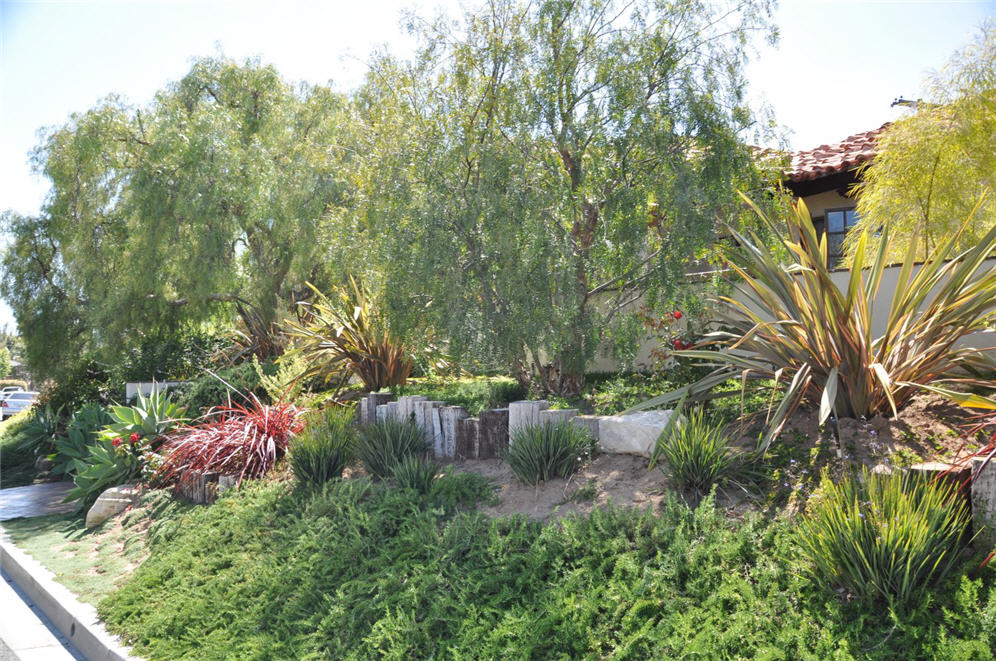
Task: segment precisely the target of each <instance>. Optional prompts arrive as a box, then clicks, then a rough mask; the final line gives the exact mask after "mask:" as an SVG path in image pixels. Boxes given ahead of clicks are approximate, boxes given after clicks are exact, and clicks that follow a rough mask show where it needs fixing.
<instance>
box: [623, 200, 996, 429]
mask: <svg viewBox="0 0 996 661" xmlns="http://www.w3.org/2000/svg"><path fill="white" fill-rule="evenodd" d="M744 199H745V200H747V202H748V203H750V204H751V206H752V207H753V208H754V210H755V211H756V212H757V214H758V215H759V216H760V218H761V219H762V221H763V222H764V223H766V224H767V225H768V226H769V227H770V228H771V229H772V230H773V231H774V232H775V234H776V235H777V236H778V237H779V243H780V249H781V251H782V252H784V253H785V254H787V255H788V259H787V260H785V259H784V258H780V257H779V256H777V255H776V252H775V251H773V250H771V249H769V248H768V247H767V246H765V245H764V243H762V242H761V241H759V240H758V239H757V237H756V236H755V235H754V234H751V235H750V236H744V235H743V234H741V233H739V232H737V231H736V230H734V229H733V228H729V231H730V233H731V234H732V236H733V237H734V238H735V239H736V240H737V242H738V243H739V244H740V246H741V250H738V251H736V252H735V253H734V255H732V256H731V257H730V258H729V266H730V268H731V269H732V270H733V272H734V273H735V274H736V275H737V276H738V278H739V282H738V287H739V289H740V290H741V291H742V292H744V293H745V294H746V296H745V297H744V298H745V300H748V301H750V304H744V303H741V302H739V301H737V300H735V299H734V298H731V297H722V298H721V299H720V300H719V301H718V303H719V307H720V309H719V312H718V314H719V317H720V319H721V321H722V322H725V325H726V327H727V328H726V329H725V330H723V331H719V332H714V333H710V334H708V335H707V336H706V337H705V338H704V339H703V341H702V342H700V344H699V345H698V346H697V347H696V348H694V349H691V350H687V351H678V352H675V355H677V356H684V357H687V358H695V359H701V360H706V361H710V362H711V363H713V364H714V365H715V366H716V369H715V370H714V371H713V372H712V373H711V374H709V375H708V376H706V377H704V378H703V379H701V380H699V381H697V382H695V383H693V384H691V385H689V386H686V387H685V388H681V389H679V390H676V391H674V392H670V393H665V394H663V395H660V396H658V397H655V398H653V399H651V400H648V401H646V402H643V403H642V404H640V405H638V406H636V407H634V408H633V409H632V410H639V409H645V408H652V407H655V406H660V405H662V404H666V403H669V402H672V401H676V400H679V399H681V398H682V397H684V396H688V397H689V399H691V400H695V399H705V398H708V397H710V396H715V395H710V390H712V389H713V388H714V387H715V386H717V385H719V384H720V383H723V382H725V381H727V380H728V379H731V378H740V379H741V382H742V383H746V381H747V379H748V378H767V379H772V380H773V381H774V382H775V384H776V385H784V384H786V383H787V384H788V388H787V390H786V392H785V396H784V398H783V399H782V400H781V402H780V404H779V405H778V407H777V408H776V410H775V411H774V414H773V415H770V416H769V417H770V420H769V425H768V427H767V429H766V431H765V433H764V435H763V436H762V438H761V442H760V446H761V448H762V449H763V448H766V447H767V446H768V444H770V442H771V440H772V439H773V438H775V437H776V436H777V435H778V433H779V432H780V431H781V428H782V426H783V425H784V422H785V420H786V418H787V417H788V416H789V415H790V414H791V413H792V411H793V410H795V408H796V407H798V406H799V405H800V404H802V403H803V402H810V403H813V404H816V403H819V406H820V412H819V418H820V422H821V423H822V422H824V421H826V419H827V418H828V417H829V416H830V414H831V413H834V414H836V415H837V416H838V417H856V416H861V415H865V416H871V415H875V414H879V413H882V414H892V415H895V414H896V413H897V411H898V410H899V409H900V408H902V407H903V405H904V404H905V403H906V401H907V400H908V399H909V398H910V397H911V396H912V395H913V394H915V392H916V388H915V386H914V384H921V383H931V382H934V381H936V380H938V379H953V378H956V377H957V376H958V375H964V374H965V373H966V372H973V371H974V372H976V373H978V372H979V371H984V370H991V363H989V362H987V356H986V355H985V351H986V350H979V349H975V348H970V347H959V346H957V342H958V340H960V339H962V338H963V337H964V336H966V335H968V334H970V333H974V332H976V331H982V330H986V329H988V328H990V327H991V326H992V323H993V321H994V318H996V269H992V268H989V267H988V266H987V265H986V264H985V260H986V259H987V258H989V257H991V256H992V255H993V253H994V250H996V226H994V227H993V228H992V229H991V230H990V231H989V232H988V233H987V234H986V236H985V237H983V239H982V241H980V242H979V243H978V244H977V245H975V246H973V247H972V248H970V249H969V250H966V251H964V252H961V253H956V252H955V246H956V245H957V243H958V235H957V234H955V235H953V236H950V237H948V239H947V240H946V241H945V242H944V243H943V244H942V245H939V246H938V247H937V249H936V250H935V252H934V254H933V256H932V257H931V258H930V260H929V261H927V262H926V263H924V264H922V265H920V266H919V267H918V266H917V265H915V264H914V262H913V253H912V252H910V253H908V254H907V255H906V259H905V261H904V262H903V264H902V265H901V268H900V270H899V275H898V282H897V283H896V285H895V291H894V292H888V291H880V290H881V289H882V276H883V273H884V272H885V267H886V266H888V265H889V264H888V260H887V254H888V250H887V249H888V245H889V230H888V227H886V228H884V229H883V230H882V237H881V241H879V244H878V246H879V247H878V250H877V251H876V253H875V254H874V255H870V256H868V257H869V259H868V260H867V266H866V267H865V268H862V266H865V265H866V246H867V244H868V240H869V237H868V235H867V233H866V234H864V235H861V236H859V238H858V240H857V241H856V249H855V254H854V258H853V262H852V268H851V269H850V276H849V278H848V281H847V283H846V286H845V287H843V288H839V287H838V286H837V285H836V284H835V283H834V281H833V279H832V278H831V273H830V269H829V268H828V267H827V239H826V235H823V236H822V237H818V236H817V234H816V230H815V228H814V227H813V223H812V220H811V219H810V216H809V211H808V210H807V209H806V206H805V204H804V203H803V202H802V201H799V202H798V203H796V204H795V205H793V210H792V213H790V214H788V215H787V217H786V218H785V219H784V221H783V222H782V223H781V224H780V226H778V225H776V223H773V222H772V221H770V220H768V218H766V217H765V215H764V214H763V213H762V212H761V210H760V209H759V208H758V207H757V206H756V205H754V204H753V203H751V202H750V200H749V199H747V198H746V197H745V198H744ZM967 222H968V221H966V223H965V224H963V225H962V228H963V229H964V227H965V226H966V225H967ZM880 295H881V296H891V305H890V306H889V311H888V316H887V318H886V319H885V323H884V330H883V331H882V332H881V333H874V332H873V330H872V329H873V328H875V327H876V321H877V320H876V319H874V318H873V316H874V315H873V304H874V301H875V298H876V297H877V296H880ZM710 346H711V347H715V348H714V349H713V350H706V349H705V347H710ZM959 380H961V381H963V382H966V383H979V384H982V383H984V381H981V380H972V379H969V378H960V379H959ZM727 394H729V393H727Z"/></svg>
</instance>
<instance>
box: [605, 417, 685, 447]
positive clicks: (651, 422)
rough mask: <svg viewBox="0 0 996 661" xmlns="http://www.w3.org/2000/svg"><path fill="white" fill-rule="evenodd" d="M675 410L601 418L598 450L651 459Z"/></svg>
mask: <svg viewBox="0 0 996 661" xmlns="http://www.w3.org/2000/svg"><path fill="white" fill-rule="evenodd" d="M673 413H674V411H670V410H668V411H642V412H640V413H630V414H628V415H605V416H601V417H599V419H598V448H599V449H600V450H601V451H602V452H609V453H612V454H638V455H641V456H644V457H649V456H650V453H651V452H653V449H654V445H655V444H656V443H657V437H658V436H660V435H661V432H662V431H664V427H665V426H667V422H668V420H670V419H671V415H672V414H673Z"/></svg>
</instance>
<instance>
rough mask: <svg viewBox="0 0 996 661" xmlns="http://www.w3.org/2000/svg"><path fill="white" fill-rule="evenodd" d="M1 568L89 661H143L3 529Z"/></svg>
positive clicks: (0, 544) (91, 610)
mask: <svg viewBox="0 0 996 661" xmlns="http://www.w3.org/2000/svg"><path fill="white" fill-rule="evenodd" d="M0 568H2V569H3V571H4V572H5V573H6V574H7V576H8V577H10V579H12V580H13V581H14V583H16V584H17V587H19V588H20V589H21V590H22V591H23V592H24V594H26V595H27V596H28V598H30V599H31V601H33V602H34V603H35V604H36V605H37V606H38V608H40V609H41V610H42V612H43V613H45V616H46V617H48V619H49V620H50V621H51V622H52V624H53V625H55V628H56V629H58V630H59V631H60V632H61V633H62V635H64V636H65V637H66V638H68V639H69V640H70V642H72V644H73V645H74V646H75V647H76V649H77V650H79V652H80V654H82V655H83V656H85V657H86V658H87V659H90V661H140V660H139V658H138V657H135V656H132V655H131V654H130V653H129V650H128V648H127V647H125V646H124V645H122V644H121V642H120V641H119V640H118V639H117V637H115V636H112V635H110V634H109V633H107V631H106V630H105V629H104V625H103V624H101V622H100V620H99V619H98V618H97V611H96V610H95V609H94V607H93V606H91V605H89V604H84V603H81V602H80V601H79V600H77V599H76V597H75V595H73V593H72V592H70V591H69V589H68V588H66V587H65V586H64V585H60V584H58V583H56V582H55V577H54V575H53V574H52V572H50V571H49V570H48V569H46V568H45V567H43V566H42V565H41V563H39V562H38V561H37V560H35V559H34V558H32V557H31V556H29V555H28V554H27V553H25V552H24V551H22V550H21V549H19V548H17V547H16V546H14V544H13V542H11V541H10V537H8V536H7V533H6V531H4V530H3V527H2V526H0Z"/></svg>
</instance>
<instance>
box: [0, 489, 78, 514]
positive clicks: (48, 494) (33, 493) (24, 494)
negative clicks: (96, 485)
mask: <svg viewBox="0 0 996 661" xmlns="http://www.w3.org/2000/svg"><path fill="white" fill-rule="evenodd" d="M72 488H73V483H72V482H44V483H42V484H32V485H30V486H26V487H14V488H13V489H0V521H6V520H7V519H17V518H19V517H29V516H44V515H46V514H60V513H62V512H72V511H73V510H74V509H76V504H75V503H64V502H62V499H63V498H65V497H66V492H68V491H69V490H70V489H72Z"/></svg>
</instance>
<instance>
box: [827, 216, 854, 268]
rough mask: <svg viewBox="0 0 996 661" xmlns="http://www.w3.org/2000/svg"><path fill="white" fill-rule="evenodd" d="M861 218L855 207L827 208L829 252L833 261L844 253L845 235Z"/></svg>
mask: <svg viewBox="0 0 996 661" xmlns="http://www.w3.org/2000/svg"><path fill="white" fill-rule="evenodd" d="M859 218H860V216H858V212H857V211H855V210H854V209H853V208H851V209H827V210H826V225H825V227H826V233H827V253H828V257H830V259H831V260H832V261H833V262H836V261H837V260H838V259H839V258H840V256H841V255H842V254H843V253H844V236H845V235H847V231H848V230H849V229H850V228H852V227H854V226H855V225H856V224H857V223H858V219H859Z"/></svg>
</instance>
